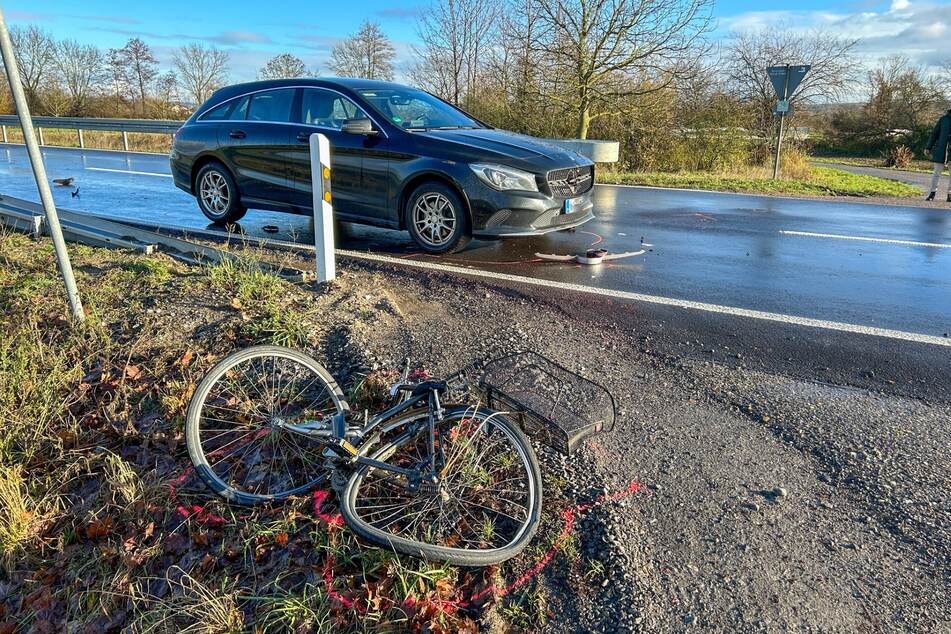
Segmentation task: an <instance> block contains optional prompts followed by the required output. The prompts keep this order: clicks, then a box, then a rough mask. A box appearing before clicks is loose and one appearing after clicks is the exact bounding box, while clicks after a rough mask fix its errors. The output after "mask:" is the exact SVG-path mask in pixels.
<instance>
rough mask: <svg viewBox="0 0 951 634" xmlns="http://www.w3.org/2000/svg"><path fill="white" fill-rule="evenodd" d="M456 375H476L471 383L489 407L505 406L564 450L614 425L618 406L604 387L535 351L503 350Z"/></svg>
mask: <svg viewBox="0 0 951 634" xmlns="http://www.w3.org/2000/svg"><path fill="white" fill-rule="evenodd" d="M460 374H461V375H463V376H464V375H465V374H469V375H472V374H477V375H478V384H477V386H473V387H477V389H478V390H479V391H481V392H482V393H483V394H484V396H485V399H486V401H487V405H488V406H489V407H491V408H494V409H502V410H507V411H510V412H511V413H512V414H513V415H514V416H515V417H516V418H517V420H518V423H519V424H520V425H521V427H522V429H524V430H525V432H526V433H528V434H529V435H531V436H533V437H535V438H537V439H538V440H540V441H541V442H543V443H545V444H546V445H548V446H550V447H552V448H554V449H557V450H559V451H561V452H563V453H565V454H570V453H571V452H572V451H574V450H575V448H577V446H578V445H579V444H581V442H582V441H583V440H584V439H585V438H588V437H589V436H591V435H593V434H596V433H599V432H602V431H612V430H613V429H614V423H615V420H616V418H617V408H616V406H615V403H614V397H613V396H612V395H611V393H610V392H609V391H608V390H607V388H605V387H604V386H603V385H601V384H599V383H595V382H594V381H592V380H590V379H587V378H585V377H583V376H581V375H580V374H578V373H576V372H572V371H571V370H569V369H568V368H566V367H564V366H562V365H560V364H558V363H556V362H554V361H552V360H551V359H549V358H547V357H544V356H542V355H540V354H538V353H537V352H517V353H513V354H508V355H505V356H502V357H498V358H496V359H492V360H491V361H487V362H485V363H483V364H479V366H478V371H477V372H474V368H473V367H471V366H470V368H467V369H466V370H464V371H462V372H460Z"/></svg>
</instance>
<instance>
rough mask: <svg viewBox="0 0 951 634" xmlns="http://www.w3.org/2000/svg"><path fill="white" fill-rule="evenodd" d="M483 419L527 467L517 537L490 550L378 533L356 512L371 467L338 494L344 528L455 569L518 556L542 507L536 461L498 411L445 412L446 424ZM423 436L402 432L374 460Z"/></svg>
mask: <svg viewBox="0 0 951 634" xmlns="http://www.w3.org/2000/svg"><path fill="white" fill-rule="evenodd" d="M466 416H469V417H470V418H474V419H476V418H477V419H480V420H485V419H486V418H489V417H492V418H491V421H492V424H493V425H495V426H497V427H499V428H500V429H501V430H502V431H503V432H504V433H505V435H506V437H507V438H508V439H509V441H510V442H511V443H512V445H513V447H514V448H515V450H516V451H517V452H518V453H519V455H520V456H521V457H522V459H523V464H524V466H525V467H526V476H527V485H528V489H529V497H530V499H531V505H530V508H529V509H528V510H527V517H526V520H525V522H524V525H523V527H522V529H521V530H519V532H518V534H517V535H516V537H515V538H514V539H513V540H512V541H511V542H510V543H507V544H505V545H504V546H502V547H500V548H492V549H464V548H454V547H450V546H443V545H438V544H431V543H426V542H422V541H418V540H413V539H407V538H405V537H401V536H399V535H394V534H393V533H391V532H387V531H385V530H381V529H379V528H377V527H376V526H374V525H373V524H371V523H369V522H367V521H365V520H364V518H363V517H361V515H360V513H359V511H358V509H357V500H358V496H359V493H360V486H361V484H362V483H363V482H364V480H365V478H366V477H367V474H368V473H369V471H370V469H371V467H370V466H368V465H361V466H360V467H359V468H358V469H357V470H356V471H354V472H353V473H352V474H351V476H350V478H349V479H348V481H347V483H346V485H345V486H344V488H343V491H342V492H341V495H340V498H341V504H340V507H341V512H342V513H343V516H344V518H345V519H346V521H347V525H348V526H349V527H350V529H351V530H353V532H354V533H356V534H357V535H358V536H359V537H361V538H363V539H365V540H367V541H369V542H372V543H374V544H377V545H380V546H384V547H389V548H391V549H393V550H394V551H396V552H398V553H401V554H405V555H409V556H413V557H420V558H422V559H426V560H431V561H445V562H448V563H451V564H455V565H458V566H467V567H474V566H488V565H493V564H498V563H501V562H503V561H505V560H507V559H510V558H512V557H514V556H515V555H517V554H519V553H520V552H521V551H522V550H524V548H525V547H526V546H527V545H528V543H529V542H530V541H531V540H532V538H533V537H534V535H535V532H536V531H537V530H538V525H539V523H540V520H541V508H542V497H543V496H542V479H541V470H540V468H539V464H538V459H537V457H536V456H535V452H534V450H533V449H532V446H531V443H530V442H529V440H528V438H527V437H526V436H525V434H524V433H523V432H522V430H521V429H519V428H518V426H517V425H515V424H514V423H512V422H511V421H510V420H509V419H508V418H506V417H504V416H503V415H500V414H499V413H497V412H492V411H491V410H487V409H479V410H475V409H474V408H472V407H465V406H456V407H451V408H448V407H447V409H446V411H445V419H444V420H446V421H453V420H457V419H459V420H461V419H463V418H464V417H466ZM421 433H425V429H423V430H409V431H406V432H403V433H401V434H400V435H398V436H397V437H396V438H394V439H393V440H391V441H389V442H387V443H386V444H385V445H384V446H382V447H381V448H379V449H378V450H376V452H375V453H373V454H372V456H371V457H372V458H374V459H375V460H381V461H384V462H385V461H386V460H387V459H388V458H390V457H392V456H393V454H395V453H396V451H397V450H398V449H399V448H400V447H401V446H403V445H404V444H408V443H410V442H411V441H414V440H415V439H416V438H418V436H419V434H421Z"/></svg>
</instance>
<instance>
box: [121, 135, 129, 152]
mask: <svg viewBox="0 0 951 634" xmlns="http://www.w3.org/2000/svg"><path fill="white" fill-rule="evenodd" d="M122 149H124V150H125V151H126V152H128V151H129V133H128V132H126V131H125V130H123V131H122Z"/></svg>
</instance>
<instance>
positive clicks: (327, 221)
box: [310, 133, 337, 284]
mask: <svg viewBox="0 0 951 634" xmlns="http://www.w3.org/2000/svg"><path fill="white" fill-rule="evenodd" d="M310 180H311V183H313V188H314V247H315V249H316V253H315V255H316V256H317V282H318V283H321V284H323V283H324V282H329V281H330V280H332V279H334V278H336V277H337V266H336V260H335V259H334V206H333V196H331V194H330V141H329V140H328V139H327V137H326V136H324V135H323V134H319V133H315V134H312V135H310Z"/></svg>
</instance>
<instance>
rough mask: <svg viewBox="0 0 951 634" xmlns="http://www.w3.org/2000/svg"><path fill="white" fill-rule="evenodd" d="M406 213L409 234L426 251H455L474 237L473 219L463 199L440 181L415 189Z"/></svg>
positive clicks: (436, 252) (459, 249) (407, 204)
mask: <svg viewBox="0 0 951 634" xmlns="http://www.w3.org/2000/svg"><path fill="white" fill-rule="evenodd" d="M405 214H406V216H405V220H406V227H407V229H409V234H410V236H412V238H413V241H414V242H415V243H416V244H417V245H419V247H420V248H421V249H422V250H423V251H425V252H427V253H434V254H440V253H455V252H457V251H461V250H462V249H463V247H465V246H466V245H467V244H468V243H469V241H470V240H471V239H472V222H471V220H470V219H469V212H468V210H467V209H466V207H465V205H464V204H463V202H462V199H461V198H460V197H459V195H458V194H457V193H456V192H455V191H454V190H453V189H452V188H451V187H449V186H448V185H446V184H444V183H440V182H439V181H429V182H426V183H423V184H422V185H420V186H419V187H417V188H416V189H415V190H413V193H412V194H410V196H409V198H408V199H407V201H406V209H405Z"/></svg>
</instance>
